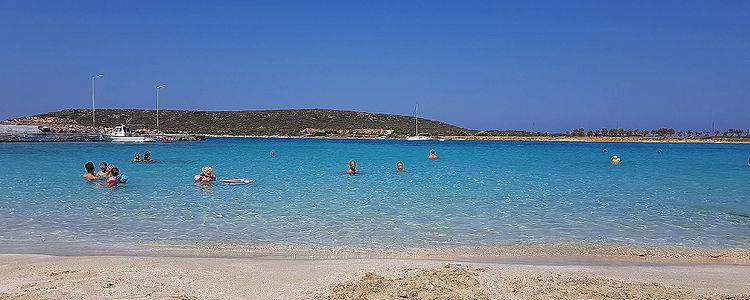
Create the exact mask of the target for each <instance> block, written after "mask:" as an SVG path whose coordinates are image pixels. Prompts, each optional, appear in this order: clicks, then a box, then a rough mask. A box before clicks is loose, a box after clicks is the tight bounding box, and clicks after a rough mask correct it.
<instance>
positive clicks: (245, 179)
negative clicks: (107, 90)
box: [219, 178, 253, 184]
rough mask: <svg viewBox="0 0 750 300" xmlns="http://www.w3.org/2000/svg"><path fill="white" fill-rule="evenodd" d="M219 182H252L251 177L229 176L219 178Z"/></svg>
mask: <svg viewBox="0 0 750 300" xmlns="http://www.w3.org/2000/svg"><path fill="white" fill-rule="evenodd" d="M219 182H223V183H227V184H246V183H251V182H253V180H252V179H247V178H231V179H219Z"/></svg>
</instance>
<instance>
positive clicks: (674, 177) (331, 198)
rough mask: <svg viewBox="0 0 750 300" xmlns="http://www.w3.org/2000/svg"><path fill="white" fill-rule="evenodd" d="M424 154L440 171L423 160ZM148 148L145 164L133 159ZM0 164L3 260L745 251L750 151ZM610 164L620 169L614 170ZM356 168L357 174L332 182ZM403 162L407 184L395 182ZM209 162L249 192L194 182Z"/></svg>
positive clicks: (334, 152) (111, 149)
mask: <svg viewBox="0 0 750 300" xmlns="http://www.w3.org/2000/svg"><path fill="white" fill-rule="evenodd" d="M431 149H434V150H435V151H436V152H437V154H438V155H439V156H440V159H438V160H436V161H428V160H427V159H426V157H427V155H428V154H429V151H430V150H431ZM604 149H607V150H608V152H607V153H604V152H603V150H604ZM658 150H662V153H658ZM145 151H150V152H151V154H152V157H153V158H154V159H155V160H156V161H155V162H154V163H150V164H148V163H133V162H131V160H132V157H133V154H134V153H136V152H139V153H141V156H142V155H143V152H145ZM271 151H274V152H275V153H276V157H275V158H271V157H270V152H271ZM0 153H2V155H0V245H2V246H0V252H1V251H6V252H7V251H30V252H52V253H54V252H55V251H62V250H61V249H65V248H70V247H77V248H81V247H92V248H96V247H98V246H101V245H137V244H141V243H152V242H166V243H171V242H176V243H181V242H227V243H245V242H257V243H271V244H282V245H304V246H313V247H314V246H320V247H329V246H332V247H338V246H346V247H374V248H407V247H428V248H429V247H442V246H461V245H488V246H492V245H506V244H514V243H518V242H570V241H576V242H593V243H611V244H624V245H635V246H690V247H748V246H750V167H748V166H747V161H748V157H750V145H741V144H678V143H674V144H657V143H582V142H504V141H445V142H439V141H434V142H409V141H396V140H322V139H266V138H247V139H245V138H209V139H208V140H207V141H206V142H173V143H169V144H163V143H151V144H109V143H5V144H0ZM612 155H618V156H620V157H621V158H622V164H621V165H618V166H615V165H610V164H609V157H610V156H612ZM351 159H353V160H356V161H357V164H358V168H359V169H360V170H361V174H359V175H355V176H350V175H345V174H342V173H341V172H342V171H343V170H345V169H346V168H347V165H348V162H349V160H351ZM87 161H92V162H94V163H95V164H96V165H97V168H98V164H99V162H101V161H107V162H110V163H113V164H115V165H116V166H117V167H118V168H119V169H120V170H121V172H122V173H124V174H126V175H128V176H129V181H128V183H127V184H126V185H123V186H121V187H119V188H109V187H101V186H95V185H93V184H91V183H88V182H86V181H85V180H83V179H82V178H81V175H82V174H83V173H84V164H85V163H86V162H87ZM398 161H403V162H404V164H405V167H406V169H408V170H409V172H407V173H397V172H395V169H396V162H398ZM202 166H212V167H213V169H214V173H215V174H216V175H217V176H218V177H219V178H236V177H247V178H252V179H254V180H255V182H254V183H251V184H247V185H235V186H230V185H225V184H220V183H217V184H215V185H214V186H212V187H208V188H206V187H201V186H196V185H195V184H194V183H193V176H194V175H195V174H199V173H200V168H201V167H202Z"/></svg>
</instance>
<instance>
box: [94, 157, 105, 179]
mask: <svg viewBox="0 0 750 300" xmlns="http://www.w3.org/2000/svg"><path fill="white" fill-rule="evenodd" d="M99 168H100V169H101V170H100V171H99V172H96V177H99V178H102V177H106V176H107V162H106V161H103V162H102V163H100V164H99Z"/></svg>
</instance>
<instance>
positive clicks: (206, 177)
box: [195, 167, 216, 184]
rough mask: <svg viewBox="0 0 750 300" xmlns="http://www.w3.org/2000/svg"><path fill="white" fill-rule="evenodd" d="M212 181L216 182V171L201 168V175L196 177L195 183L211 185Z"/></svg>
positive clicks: (209, 168)
mask: <svg viewBox="0 0 750 300" xmlns="http://www.w3.org/2000/svg"><path fill="white" fill-rule="evenodd" d="M212 181H216V175H214V169H213V168H211V167H203V168H201V174H200V175H195V182H196V183H202V184H211V183H212Z"/></svg>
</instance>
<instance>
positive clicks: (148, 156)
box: [143, 151, 154, 162]
mask: <svg viewBox="0 0 750 300" xmlns="http://www.w3.org/2000/svg"><path fill="white" fill-rule="evenodd" d="M143 161H144V162H152V161H154V160H153V159H151V152H148V151H146V153H143Z"/></svg>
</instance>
